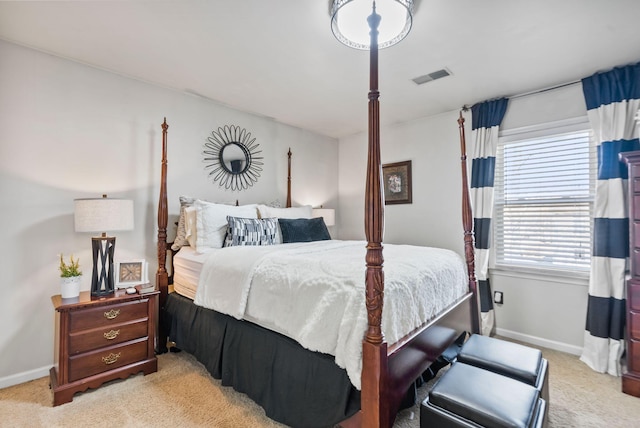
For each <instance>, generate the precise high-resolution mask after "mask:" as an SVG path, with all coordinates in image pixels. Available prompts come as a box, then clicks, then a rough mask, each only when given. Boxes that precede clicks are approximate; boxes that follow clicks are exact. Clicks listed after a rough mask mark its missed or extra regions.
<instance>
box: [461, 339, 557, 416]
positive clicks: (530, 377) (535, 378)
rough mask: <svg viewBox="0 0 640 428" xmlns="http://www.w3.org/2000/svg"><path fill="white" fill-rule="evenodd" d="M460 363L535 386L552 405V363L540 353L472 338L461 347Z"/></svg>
mask: <svg viewBox="0 0 640 428" xmlns="http://www.w3.org/2000/svg"><path fill="white" fill-rule="evenodd" d="M457 361H460V362H461V363H465V364H469V365H472V366H476V367H480V368H483V369H485V370H490V371H492V372H495V373H498V374H501V375H504V376H508V377H511V378H513V379H516V380H519V381H521V382H524V383H526V384H528V385H532V386H534V387H536V388H537V389H538V390H539V391H540V397H542V398H543V399H544V400H545V401H546V402H547V405H548V404H549V381H548V380H549V363H548V362H547V360H546V359H545V358H542V352H540V350H538V349H535V348H530V347H528V346H523V345H519V344H517V343H513V342H507V341H505V340H500V339H496V338H494V337H488V336H481V335H479V334H473V335H471V337H470V338H469V339H468V340H467V341H466V342H465V344H464V345H463V346H462V349H461V350H460V353H459V354H458V357H457Z"/></svg>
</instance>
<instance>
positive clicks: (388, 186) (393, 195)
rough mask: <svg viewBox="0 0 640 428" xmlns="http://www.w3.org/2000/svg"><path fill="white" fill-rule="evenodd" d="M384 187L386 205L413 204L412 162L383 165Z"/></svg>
mask: <svg viewBox="0 0 640 428" xmlns="http://www.w3.org/2000/svg"><path fill="white" fill-rule="evenodd" d="M382 185H383V187H384V204H385V205H394V204H410V203H412V195H411V190H412V189H411V187H412V186H411V161H410V160H408V161H404V162H395V163H387V164H384V165H382Z"/></svg>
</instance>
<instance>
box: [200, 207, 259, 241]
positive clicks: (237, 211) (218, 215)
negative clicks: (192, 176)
mask: <svg viewBox="0 0 640 428" xmlns="http://www.w3.org/2000/svg"><path fill="white" fill-rule="evenodd" d="M193 206H194V207H195V208H196V239H195V241H196V251H197V252H198V253H205V252H207V251H209V250H211V249H214V248H222V245H223V244H224V239H225V235H226V234H227V227H228V224H227V216H231V217H243V218H258V211H257V209H256V205H255V204H252V205H242V206H239V207H236V206H230V205H223V204H214V203H211V202H206V201H202V200H200V199H198V200H196V201H195V202H194V204H193Z"/></svg>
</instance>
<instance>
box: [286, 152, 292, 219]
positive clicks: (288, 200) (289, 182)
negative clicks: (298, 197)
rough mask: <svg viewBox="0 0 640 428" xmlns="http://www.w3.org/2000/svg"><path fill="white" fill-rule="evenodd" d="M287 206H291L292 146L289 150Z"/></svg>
mask: <svg viewBox="0 0 640 428" xmlns="http://www.w3.org/2000/svg"><path fill="white" fill-rule="evenodd" d="M285 207H286V208H291V147H289V151H288V152H287V203H286V205H285Z"/></svg>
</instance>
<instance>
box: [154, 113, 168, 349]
mask: <svg viewBox="0 0 640 428" xmlns="http://www.w3.org/2000/svg"><path fill="white" fill-rule="evenodd" d="M168 128H169V125H167V118H166V117H165V118H164V122H163V123H162V173H161V176H160V198H159V201H158V270H157V272H156V286H157V287H158V289H159V290H160V302H159V306H160V308H159V309H160V315H162V309H163V308H164V305H165V302H166V301H167V295H168V294H169V275H168V274H167V268H166V264H167V221H168V217H169V208H168V204H167V129H168ZM158 319H159V320H160V322H159V328H158V343H157V345H156V350H157V351H158V353H163V352H166V351H167V332H166V331H165V329H164V328H163V326H162V317H161V316H160V317H158Z"/></svg>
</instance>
